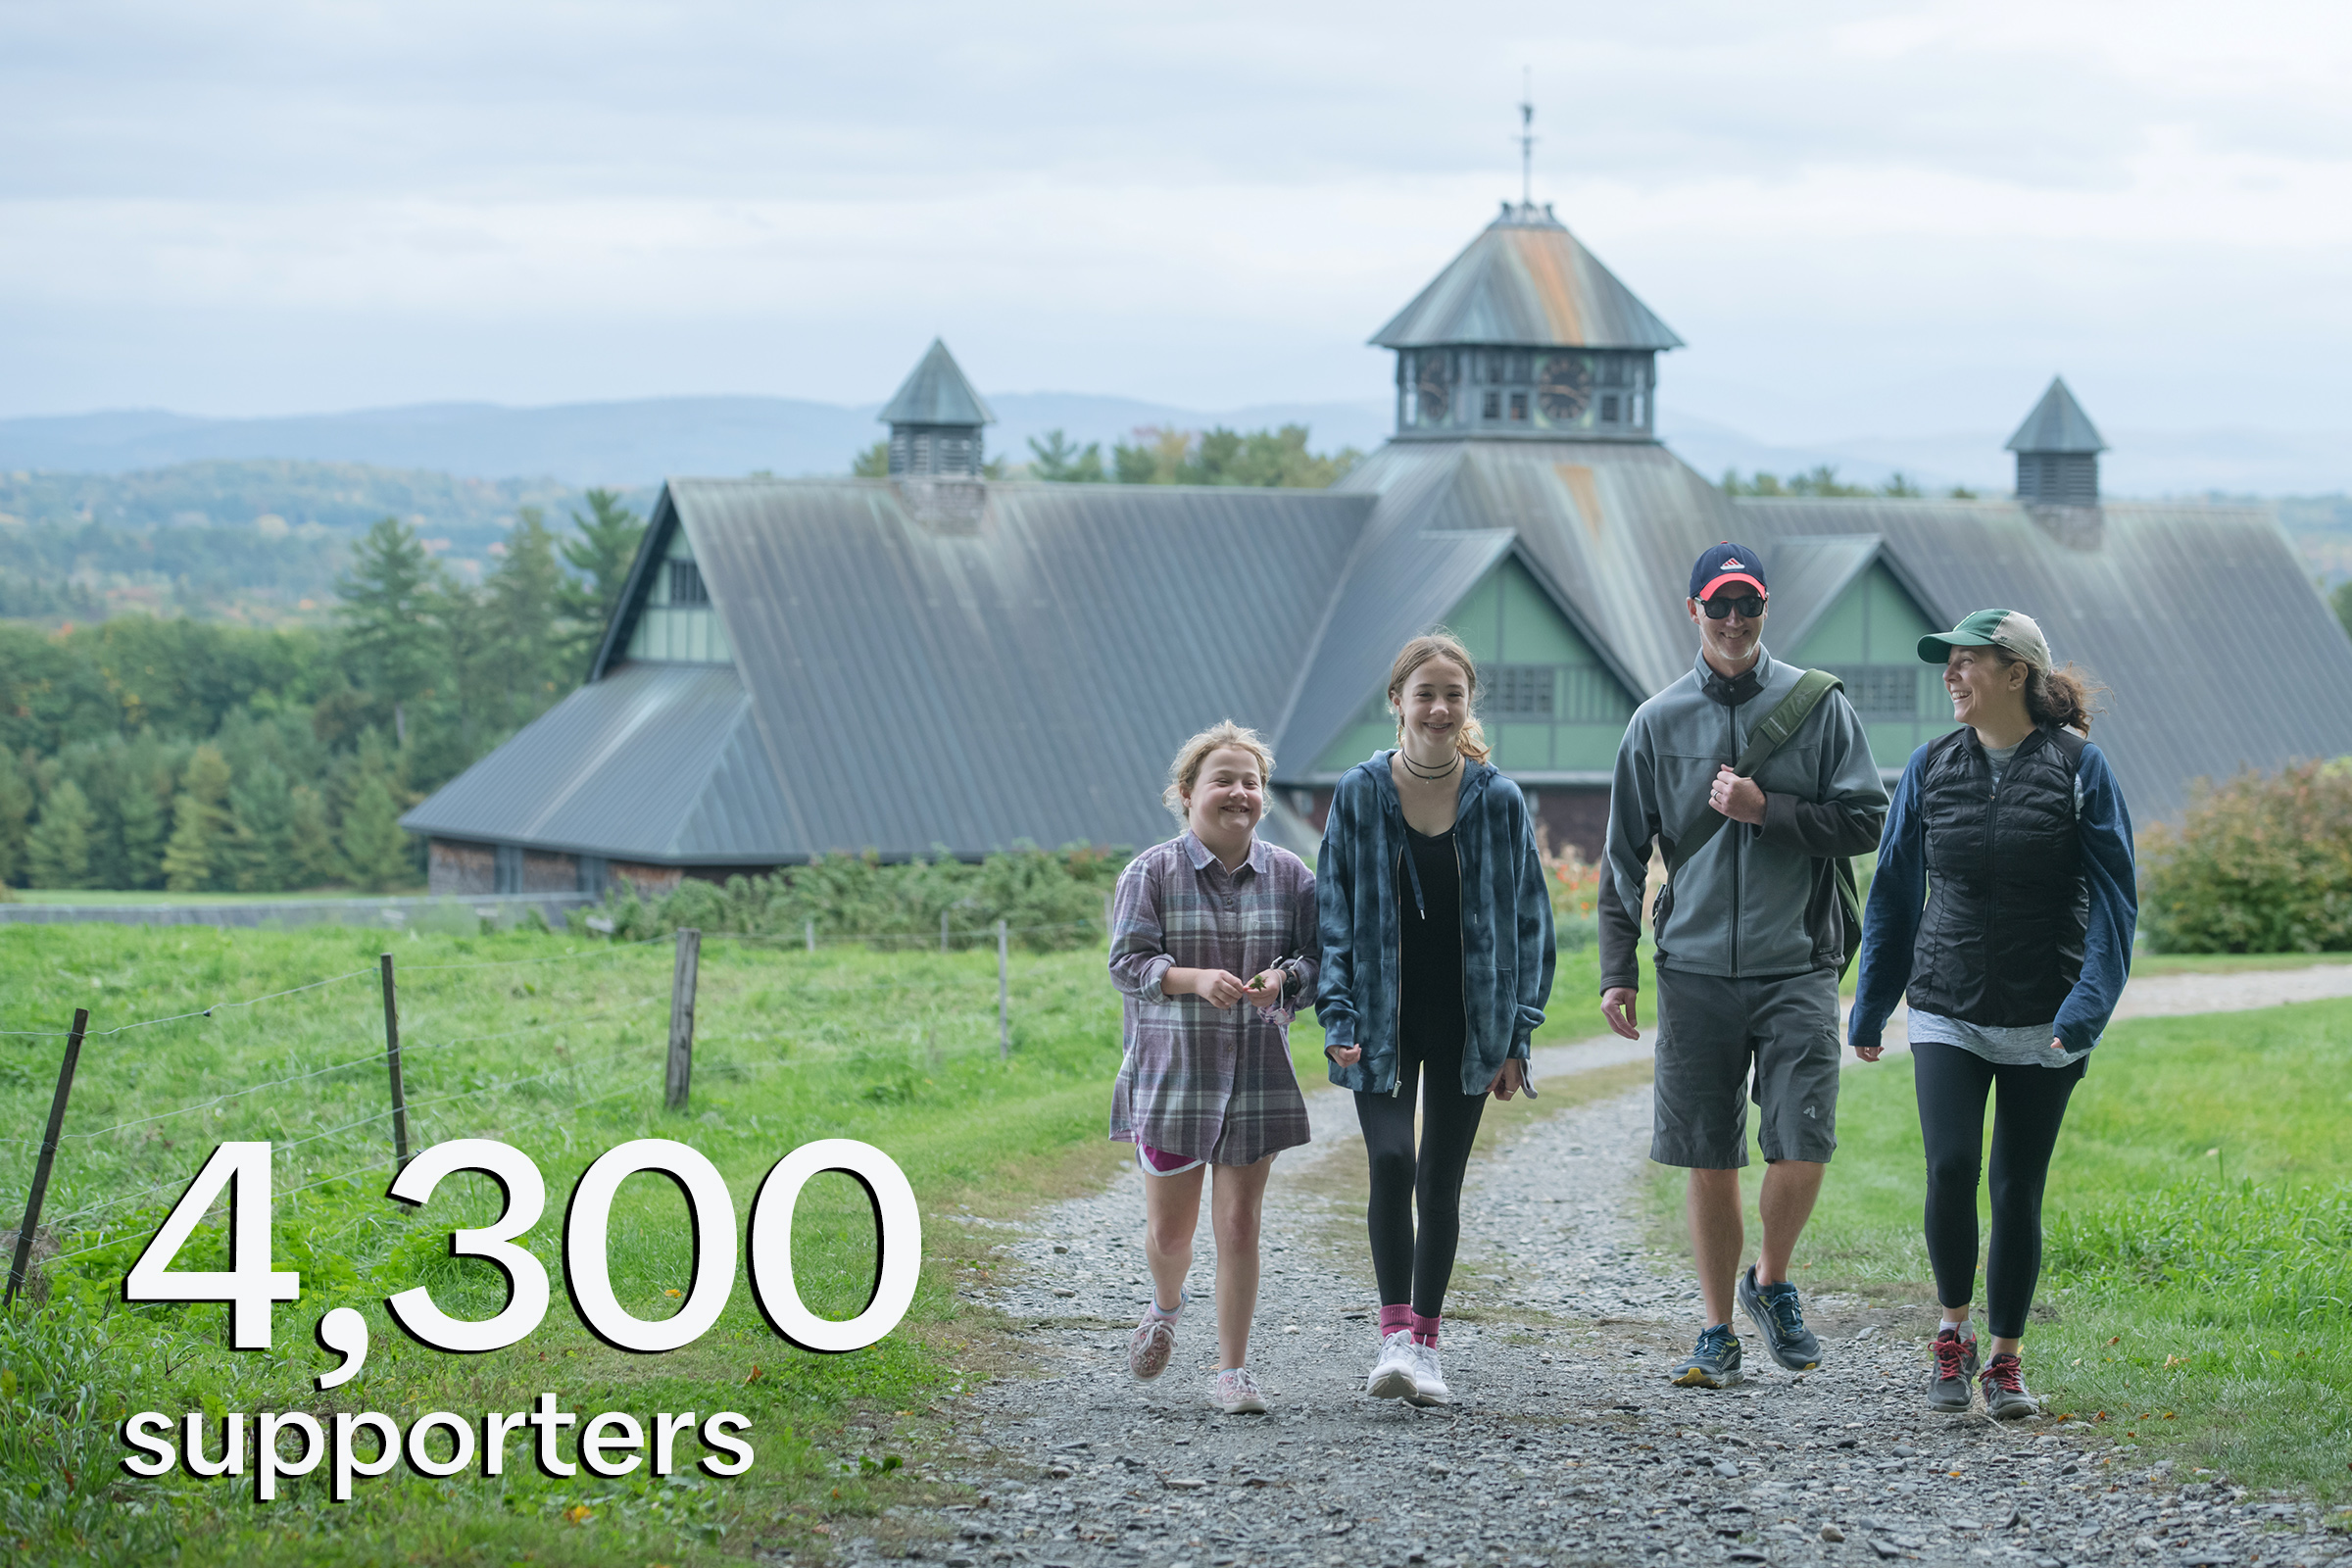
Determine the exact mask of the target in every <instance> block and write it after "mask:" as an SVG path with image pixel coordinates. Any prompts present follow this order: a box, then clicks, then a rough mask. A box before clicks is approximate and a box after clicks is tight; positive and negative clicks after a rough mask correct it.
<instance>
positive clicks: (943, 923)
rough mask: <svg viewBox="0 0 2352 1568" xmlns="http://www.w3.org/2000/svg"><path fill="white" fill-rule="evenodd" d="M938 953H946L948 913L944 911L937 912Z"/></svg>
mask: <svg viewBox="0 0 2352 1568" xmlns="http://www.w3.org/2000/svg"><path fill="white" fill-rule="evenodd" d="M939 951H940V952H942V953H945V952H947V951H948V911H947V910H945V909H942V910H940V911H939Z"/></svg>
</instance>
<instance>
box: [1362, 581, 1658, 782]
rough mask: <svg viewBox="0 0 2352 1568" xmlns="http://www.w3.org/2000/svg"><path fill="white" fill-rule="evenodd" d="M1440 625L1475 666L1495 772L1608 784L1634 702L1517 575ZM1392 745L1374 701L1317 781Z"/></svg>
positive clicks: (1383, 698)
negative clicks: (1570, 776) (1589, 777)
mask: <svg viewBox="0 0 2352 1568" xmlns="http://www.w3.org/2000/svg"><path fill="white" fill-rule="evenodd" d="M1446 627H1447V628H1448V629H1449V630H1451V631H1452V632H1453V634H1454V635H1455V636H1457V637H1459V638H1460V639H1461V640H1462V646H1463V647H1465V648H1467V649H1469V650H1470V657H1471V658H1472V659H1474V660H1476V661H1477V662H1478V670H1479V681H1480V685H1481V687H1482V690H1481V691H1480V693H1479V699H1478V714H1479V719H1480V721H1481V722H1482V723H1484V724H1485V725H1486V730H1487V739H1488V740H1489V741H1490V742H1491V743H1492V744H1493V745H1494V747H1495V756H1494V759H1493V760H1494V762H1495V766H1497V767H1499V768H1501V769H1502V770H1503V771H1504V772H1506V773H1508V774H1510V775H1512V776H1513V777H1515V778H1539V779H1540V778H1542V777H1543V776H1544V775H1546V774H1564V773H1583V774H1593V775H1598V776H1599V777H1600V778H1603V779H1605V778H1606V776H1607V775H1608V772H1609V770H1610V768H1611V767H1612V766H1614V765H1615V762H1616V758H1617V742H1618V740H1619V739H1620V738H1621V737H1623V735H1624V734H1625V726H1626V722H1627V720H1629V719H1631V718H1632V717H1633V716H1634V709H1635V707H1636V706H1637V703H1636V699H1635V698H1634V697H1633V696H1632V695H1631V694H1630V693H1628V692H1627V691H1626V689H1625V687H1624V686H1623V685H1622V684H1621V683H1620V682H1619V681H1618V679H1617V677H1616V676H1614V675H1612V674H1610V673H1609V671H1608V669H1607V667H1606V666H1604V665H1603V664H1602V663H1601V662H1600V661H1599V660H1598V659H1596V658H1594V657H1593V649H1592V646H1591V645H1590V644H1589V643H1587V642H1586V641H1585V639H1584V638H1583V637H1581V636H1579V635H1578V634H1577V630H1576V628H1575V627H1574V626H1572V625H1570V624H1569V622H1568V617H1567V616H1565V615H1563V614H1561V613H1560V610H1559V607H1558V606H1557V605H1555V604H1553V603H1552V601H1551V596H1550V595H1548V594H1546V593H1545V592H1544V589H1543V587H1542V585H1541V584H1539V583H1538V582H1537V581H1536V579H1535V577H1534V576H1533V575H1532V574H1530V573H1529V571H1528V569H1527V568H1526V567H1525V566H1523V565H1521V564H1519V563H1518V562H1517V561H1516V560H1511V559H1505V560H1504V561H1503V562H1502V563H1501V564H1498V565H1496V566H1495V569H1494V570H1493V571H1490V572H1489V573H1487V575H1486V576H1485V577H1484V578H1482V579H1481V580H1480V581H1479V583H1478V585H1477V586H1476V587H1474V588H1472V589H1471V590H1470V592H1469V593H1467V594H1466V595H1464V596H1463V597H1462V600H1461V602H1460V603H1459V604H1457V605H1455V606H1454V607H1453V608H1452V610H1450V611H1449V612H1447V613H1446ZM1396 738H1397V725H1396V721H1395V719H1393V718H1392V717H1391V716H1390V714H1389V707H1388V694H1387V693H1386V692H1382V691H1375V692H1373V693H1372V694H1371V696H1370V697H1369V698H1368V699H1367V700H1366V701H1365V704H1364V707H1363V709H1362V711H1360V712H1359V713H1358V714H1357V715H1356V717H1355V720H1354V721H1353V722H1352V723H1350V724H1349V725H1348V727H1347V728H1346V729H1344V730H1342V731H1341V732H1340V734H1339V737H1338V739H1336V740H1334V741H1333V742H1332V743H1331V745H1330V746H1329V747H1327V748H1325V750H1324V753H1323V755H1322V757H1321V758H1320V759H1318V760H1317V761H1316V763H1315V771H1317V772H1319V773H1339V772H1344V771H1345V770H1347V769H1348V768H1349V767H1352V766H1354V765H1355V764H1356V763H1357V762H1360V761H1362V760H1364V759H1365V758H1367V757H1369V756H1371V755H1372V754H1373V753H1374V752H1376V751H1378V750H1379V749H1380V748H1382V747H1384V746H1392V745H1394V744H1396Z"/></svg>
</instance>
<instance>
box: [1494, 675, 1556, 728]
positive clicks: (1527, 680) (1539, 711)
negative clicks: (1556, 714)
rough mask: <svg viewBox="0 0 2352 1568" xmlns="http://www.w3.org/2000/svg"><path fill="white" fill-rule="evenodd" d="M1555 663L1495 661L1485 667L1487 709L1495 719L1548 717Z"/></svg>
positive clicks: (1550, 707)
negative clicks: (1506, 662)
mask: <svg viewBox="0 0 2352 1568" xmlns="http://www.w3.org/2000/svg"><path fill="white" fill-rule="evenodd" d="M1558 676H1559V666H1558V665H1557V664H1495V665H1494V666H1492V667H1491V668H1489V669H1488V671H1487V679H1488V682H1489V695H1488V698H1487V705H1486V706H1487V712H1488V713H1489V714H1490V715H1492V716H1493V717H1495V718H1518V719H1549V718H1550V717H1551V716H1552V692H1553V688H1554V687H1555V686H1557V685H1558Z"/></svg>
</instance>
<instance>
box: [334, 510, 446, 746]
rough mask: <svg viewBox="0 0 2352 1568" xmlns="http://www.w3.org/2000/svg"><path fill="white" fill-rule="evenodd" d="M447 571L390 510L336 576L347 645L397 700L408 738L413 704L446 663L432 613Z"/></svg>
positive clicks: (396, 725)
mask: <svg viewBox="0 0 2352 1568" xmlns="http://www.w3.org/2000/svg"><path fill="white" fill-rule="evenodd" d="M447 577H448V574H447V573H446V572H444V571H443V570H442V569H441V567H440V566H439V565H438V564H436V563H435V562H434V561H433V559H432V557H431V556H429V555H427V554H426V553H425V548H424V545H423V543H422V542H421V541H419V540H418V539H417V530H416V529H414V528H412V527H410V526H409V525H408V524H407V523H405V522H402V521H401V520H400V519H399V518H398V517H382V518H378V519H377V521H376V523H375V525H374V526H373V527H371V528H369V529H368V534H367V537H366V538H364V539H362V540H361V541H360V542H359V543H358V544H357V545H355V546H354V547H353V548H352V563H351V569H350V570H349V571H347V572H345V573H344V574H343V575H342V576H340V577H338V578H336V579H335V591H336V592H337V593H338V594H340V595H341V596H342V598H343V612H342V622H343V645H344V649H345V651H346V653H347V654H348V655H349V656H350V658H351V662H352V663H353V664H354V665H356V666H357V668H356V672H357V673H358V675H359V676H360V679H361V682H362V684H363V685H365V686H366V687H367V688H368V691H370V692H371V693H373V694H374V695H375V696H376V697H377V698H378V699H379V700H381V701H383V702H386V703H389V704H390V705H391V707H392V733H393V736H394V737H395V739H396V740H398V741H400V742H402V743H404V744H405V743H406V742H407V740H408V737H409V709H410V706H411V705H412V704H414V703H415V702H416V701H417V698H418V697H420V696H422V695H423V694H424V693H425V692H427V691H429V690H431V689H432V686H433V680H434V677H435V676H436V675H438V674H439V673H440V672H441V669H442V663H443V661H442V658H441V649H440V645H439V639H438V638H437V637H436V636H435V634H434V632H435V628H434V624H433V621H432V619H431V612H432V611H433V609H434V607H435V604H436V602H437V601H438V599H439V598H440V596H442V595H443V594H444V593H445V592H446V591H447Z"/></svg>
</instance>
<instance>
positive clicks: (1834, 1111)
mask: <svg viewBox="0 0 2352 1568" xmlns="http://www.w3.org/2000/svg"><path fill="white" fill-rule="evenodd" d="M1766 580H1767V579H1766V577H1765V574H1764V566H1763V563H1762V562H1761V561H1760V560H1759V559H1758V557H1757V555H1756V553H1755V552H1754V551H1752V550H1750V549H1748V548H1747V547H1745V546H1744V545H1735V544H1730V543H1725V544H1720V545H1717V546H1715V547H1714V548H1712V549H1710V550H1708V551H1706V552H1704V553H1703V554H1701V555H1700V556H1699V558H1698V562H1697V564H1695V565H1693V566H1692V567H1691V595H1690V598H1689V600H1688V601H1687V604H1686V609H1687V610H1688V611H1689V613H1690V615H1691V623H1692V624H1693V625H1694V626H1695V627H1696V628H1697V630H1698V638H1699V657H1698V660H1697V662H1696V663H1695V664H1694V665H1693V667H1692V668H1691V672H1690V673H1689V674H1687V675H1685V676H1683V677H1682V679H1680V680H1678V681H1676V682H1675V683H1674V684H1673V685H1671V686H1669V687H1667V688H1666V689H1665V690H1664V691H1662V692H1660V693H1658V694H1657V695H1656V696H1655V697H1652V698H1651V699H1650V700H1649V701H1648V702H1646V703H1643V704H1642V707H1641V708H1640V709H1639V710H1638V711H1636V712H1635V714H1634V719H1633V722H1632V723H1631V724H1630V725H1628V726H1627V727H1626V732H1625V739H1624V741H1623V742H1622V743H1621V744H1620V745H1619V747H1618V749H1617V774H1616V778H1615V781H1614V783H1613V784H1612V786H1611V788H1610V792H1609V834H1608V855H1607V865H1606V867H1605V868H1604V874H1603V876H1602V879H1601V887H1602V893H1603V897H1601V898H1600V899H1599V901H1598V903H1599V906H1600V986H1601V992H1600V999H1601V1007H1600V1010H1601V1016H1602V1017H1603V1018H1604V1019H1606V1020H1607V1022H1608V1025H1609V1027H1610V1028H1611V1029H1613V1030H1615V1031H1616V1032H1617V1033H1618V1034H1620V1035H1622V1036H1624V1037H1625V1038H1626V1039H1628V1040H1638V1039H1640V1038H1641V1019H1640V1016H1639V1011H1638V996H1639V992H1640V990H1641V984H1642V970H1641V964H1640V961H1639V958H1638V956H1637V954H1636V950H1637V947H1638V945H1639V943H1640V938H1641V911H1642V897H1643V892H1644V888H1645V886H1646V883H1647V880H1648V871H1649V855H1650V843H1651V841H1652V840H1656V841H1657V842H1658V844H1659V847H1660V848H1661V849H1662V850H1663V851H1664V852H1665V855H1666V861H1667V864H1668V865H1669V866H1672V865H1673V864H1674V861H1675V858H1676V857H1675V845H1676V843H1677V842H1678V841H1684V842H1688V841H1689V840H1690V839H1691V835H1692V833H1693V830H1694V829H1701V828H1702V827H1703V826H1704V824H1706V823H1707V822H1708V821H1709V820H1710V819H1711V818H1714V819H1721V820H1718V821H1716V823H1715V830H1714V832H1713V836H1712V837H1711V838H1707V839H1705V841H1704V842H1703V843H1701V844H1700V845H1699V846H1698V848H1697V849H1696V850H1695V851H1694V852H1692V853H1691V854H1690V855H1689V856H1688V858H1687V859H1686V860H1685V862H1684V863H1683V864H1682V866H1681V867H1680V869H1678V870H1675V871H1674V872H1673V875H1672V877H1671V879H1670V880H1669V881H1668V883H1667V885H1666V886H1665V887H1664V888H1663V889H1661V890H1660V891H1659V894H1658V898H1657V904H1656V907H1655V908H1654V909H1653V911H1652V922H1653V926H1654V929H1655V932H1656V937H1657V956H1656V966H1657V972H1658V1045H1657V1076H1656V1089H1655V1096H1656V1115H1655V1128H1656V1130H1655V1132H1654V1134H1653V1136H1652V1141H1651V1144H1650V1151H1649V1157H1650V1158H1651V1159H1653V1160H1656V1161H1657V1162H1658V1163H1660V1164H1662V1165H1680V1166H1683V1167H1685V1168H1687V1169H1688V1170H1689V1171H1690V1172H1691V1185H1690V1192H1689V1195H1688V1198H1687V1210H1688V1213H1689V1216H1690V1221H1691V1250H1692V1252H1693V1253H1694V1254H1695V1255H1696V1257H1697V1260H1698V1278H1699V1290H1700V1292H1701V1294H1702V1295H1703V1296H1704V1297H1705V1299H1706V1308H1707V1322H1706V1328H1705V1331H1704V1332H1703V1333H1701V1334H1700V1335H1699V1338H1698V1346H1697V1348H1696V1349H1694V1350H1693V1351H1692V1352H1691V1355H1690V1356H1689V1357H1688V1358H1686V1359H1685V1360H1684V1361H1682V1362H1681V1363H1680V1364H1678V1365H1677V1366H1676V1367H1675V1368H1674V1369H1673V1372H1672V1374H1671V1376H1672V1377H1673V1378H1674V1380H1675V1381H1676V1382H1677V1383H1680V1384H1684V1385H1686V1386H1693V1387H1699V1388H1710V1389H1719V1388H1727V1387H1729V1386H1730V1385H1732V1384H1735V1383H1737V1382H1739V1381H1740V1340H1739V1337H1738V1336H1737V1335H1735V1334H1734V1333H1733V1332H1732V1325H1731V1317H1732V1299H1733V1296H1734V1294H1735V1292H1736V1293H1737V1295H1738V1297H1739V1299H1740V1306H1741V1307H1742V1308H1743V1309H1744V1310H1745V1311H1746V1313H1747V1315H1748V1317H1749V1318H1750V1319H1751V1320H1752V1321H1753V1322H1754V1323H1755V1325H1756V1328H1757V1331H1758V1332H1759V1333H1761V1334H1762V1335H1763V1336H1764V1342H1765V1344H1766V1346H1767V1347H1768V1348H1770V1349H1771V1351H1772V1354H1773V1358H1774V1359H1775V1360H1777V1361H1779V1362H1780V1363H1781V1364H1782V1365H1783V1366H1785V1367H1788V1368H1789V1369H1790V1370H1792V1371H1803V1370H1807V1369H1810V1368H1812V1367H1814V1366H1818V1365H1819V1364H1820V1361H1821V1344H1820V1342H1819V1341H1818V1340H1817V1339H1816V1338H1815V1337H1814V1336H1813V1334H1812V1333H1811V1332H1810V1331H1809V1330H1807V1329H1806V1327H1805V1320H1804V1312H1803V1309H1802V1307H1801V1305H1800V1303H1799V1301H1798V1299H1797V1292H1796V1287H1795V1286H1793V1285H1791V1284H1789V1278H1788V1275H1789V1253H1790V1252H1791V1251H1792V1250H1794V1249H1795V1247H1796V1238H1797V1235H1798V1233H1799V1232H1801V1231H1802V1230H1803V1229H1804V1226H1805V1221H1806V1219H1807V1218H1809V1217H1810V1216H1811V1214H1812V1212H1813V1201H1814V1200H1815V1199H1816V1198H1817V1197H1818V1196H1819V1195H1820V1192H1821V1178H1822V1172H1823V1170H1824V1169H1825V1168H1826V1167H1827V1165H1828V1163H1829V1159H1830V1152H1831V1151H1832V1150H1834V1149H1836V1148H1837V1147H1838V1138H1837V1116H1838V972H1839V970H1840V969H1841V968H1842V967H1843V964H1844V961H1845V942H1846V932H1845V928H1844V912H1843V907H1842V904H1841V902H1840V900H1839V897H1838V885H1837V880H1836V868H1835V866H1836V859H1837V858H1838V857H1842V856H1848V855H1861V854H1867V853H1868V852H1870V851H1872V850H1875V849H1877V848H1878V844H1879V828H1880V826H1881V824H1882V823H1884V822H1885V820H1886V817H1887V790H1886V786H1885V785H1883V784H1882V783H1881V782H1880V781H1879V765H1878V762H1877V761H1876V760H1874V759H1873V758H1872V757H1871V755H1870V742H1869V740H1868V739H1867V738H1866V737H1865V736H1864V734H1863V732H1862V723H1861V720H1859V719H1858V718H1856V717H1855V716H1854V711H1853V708H1852V707H1851V706H1850V705H1849V704H1848V703H1847V702H1846V700H1845V695H1844V693H1843V692H1841V691H1835V690H1833V691H1831V692H1829V693H1828V694H1827V695H1826V696H1824V697H1822V698H1821V700H1820V702H1819V703H1818V705H1817V706H1816V707H1815V708H1814V709H1813V711H1811V713H1809V714H1808V715H1807V716H1806V717H1805V720H1804V722H1803V723H1802V724H1801V725H1800V726H1799V727H1798V728H1797V729H1796V730H1795V731H1794V732H1793V733H1792V734H1790V735H1789V738H1788V739H1787V740H1785V741H1784V742H1782V744H1781V745H1780V747H1779V748H1778V749H1777V750H1775V751H1774V752H1773V754H1772V756H1771V757H1770V758H1769V759H1768V760H1765V761H1764V762H1763V763H1762V764H1761V765H1759V766H1758V767H1757V768H1756V770H1755V776H1754V777H1752V778H1743V777H1740V775H1739V774H1738V773H1736V772H1735V771H1734V770H1733V766H1732V764H1733V762H1734V761H1735V760H1737V759H1738V758H1739V757H1740V753H1741V752H1743V751H1744V750H1745V749H1746V747H1747V744H1748V741H1749V738H1750V737H1751V736H1752V735H1753V733H1754V731H1755V729H1756V726H1757V725H1758V724H1760V723H1762V722H1763V721H1764V719H1765V718H1766V716H1767V715H1769V714H1770V713H1771V712H1772V711H1773V710H1774V709H1776V708H1778V707H1779V706H1780V704H1781V702H1782V700H1783V699H1784V698H1786V697H1787V696H1788V695H1789V692H1790V691H1791V690H1793V689H1794V687H1795V686H1796V683H1797V680H1798V677H1799V676H1801V675H1802V674H1803V673H1804V671H1802V670H1801V669H1799V668H1797V667H1796V666H1795V665H1793V664H1783V663H1779V662H1775V661H1774V659H1773V657H1772V656H1771V655H1770V654H1768V653H1766V652H1765V651H1764V643H1763V632H1764V618H1765V613H1766V609H1767V605H1768V603H1769V600H1770V593H1769V590H1768V589H1767V587H1766ZM1611 893H1613V894H1614V895H1615V896H1614V897H1610V896H1608V895H1609V894H1611ZM1751 1092H1752V1094H1753V1095H1754V1098H1755V1103H1756V1108H1757V1142H1758V1143H1759V1144H1760V1145H1761V1146H1762V1148H1763V1151H1764V1158H1765V1161H1766V1164H1767V1169H1766V1171H1765V1173H1764V1187H1763V1192H1762V1194H1761V1196H1760V1200H1759V1206H1760V1208H1761V1210H1762V1213H1763V1219H1764V1246H1763V1249H1762V1250H1761V1251H1760V1252H1758V1254H1757V1256H1756V1261H1755V1263H1754V1265H1753V1266H1752V1267H1749V1268H1747V1269H1745V1270H1741V1269H1740V1261H1741V1257H1742V1254H1743V1253H1744V1252H1745V1250H1746V1247H1747V1236H1746V1228H1745V1226H1744V1225H1743V1224H1742V1223H1741V1219H1740V1168H1741V1167H1742V1166H1744V1165H1745V1164H1746V1163H1747V1103H1748V1098H1749V1095H1750V1093H1751ZM1735 1274H1737V1275H1738V1279H1737V1281H1736V1282H1735V1280H1734V1275H1735Z"/></svg>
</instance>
